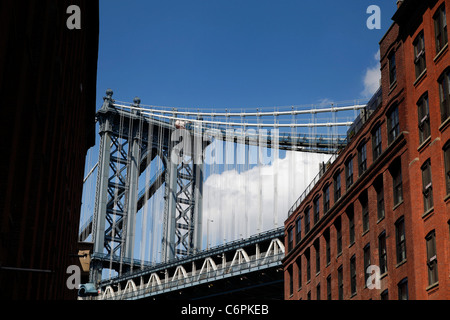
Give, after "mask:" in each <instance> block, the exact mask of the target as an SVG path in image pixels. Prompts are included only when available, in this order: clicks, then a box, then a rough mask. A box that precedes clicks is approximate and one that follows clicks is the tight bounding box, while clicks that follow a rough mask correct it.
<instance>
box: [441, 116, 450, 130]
mask: <svg viewBox="0 0 450 320" xmlns="http://www.w3.org/2000/svg"><path fill="white" fill-rule="evenodd" d="M449 124H450V117H448V118H447V119H445V121H444V122H442V124H441V125H440V126H439V131H440V132H442V131H444V130H445V129H446V128H447V127H448V125H449Z"/></svg>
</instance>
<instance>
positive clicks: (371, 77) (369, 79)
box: [361, 50, 381, 97]
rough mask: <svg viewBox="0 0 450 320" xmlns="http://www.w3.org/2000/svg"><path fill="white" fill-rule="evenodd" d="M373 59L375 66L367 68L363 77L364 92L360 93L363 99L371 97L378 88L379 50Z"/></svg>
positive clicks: (379, 74)
mask: <svg viewBox="0 0 450 320" xmlns="http://www.w3.org/2000/svg"><path fill="white" fill-rule="evenodd" d="M374 59H375V61H376V65H375V66H373V67H370V68H367V69H366V73H365V75H364V79H363V82H364V90H363V91H362V93H361V94H362V95H363V96H364V97H371V96H372V95H373V94H374V93H375V92H376V91H377V90H378V88H379V87H380V79H381V72H380V50H378V52H377V53H376V54H375V56H374Z"/></svg>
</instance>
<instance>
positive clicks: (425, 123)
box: [417, 94, 431, 143]
mask: <svg viewBox="0 0 450 320" xmlns="http://www.w3.org/2000/svg"><path fill="white" fill-rule="evenodd" d="M417 111H418V115H419V143H422V142H424V141H425V140H426V139H427V138H428V137H429V136H430V135H431V132H430V112H429V107H428V94H424V95H423V96H422V97H421V98H420V99H419V101H418V102H417Z"/></svg>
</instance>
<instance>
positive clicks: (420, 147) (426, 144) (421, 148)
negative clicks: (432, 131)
mask: <svg viewBox="0 0 450 320" xmlns="http://www.w3.org/2000/svg"><path fill="white" fill-rule="evenodd" d="M430 141H431V136H429V137H428V138H426V139H425V140H424V141H423V142H422V143H421V145H420V146H419V147H418V148H417V151H419V152H421V151H422V150H423V149H425V147H426V146H428V144H430Z"/></svg>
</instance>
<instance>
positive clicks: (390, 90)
mask: <svg viewBox="0 0 450 320" xmlns="http://www.w3.org/2000/svg"><path fill="white" fill-rule="evenodd" d="M395 88H397V80H395V82H394V83H391V85H390V86H389V93H388V95H390V94H391V93H392V91H394V90H395Z"/></svg>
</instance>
